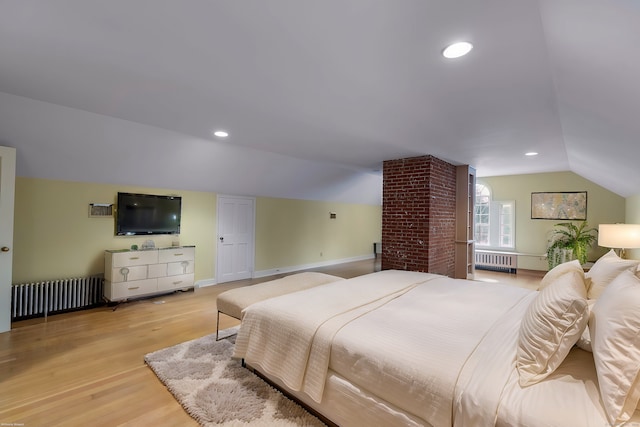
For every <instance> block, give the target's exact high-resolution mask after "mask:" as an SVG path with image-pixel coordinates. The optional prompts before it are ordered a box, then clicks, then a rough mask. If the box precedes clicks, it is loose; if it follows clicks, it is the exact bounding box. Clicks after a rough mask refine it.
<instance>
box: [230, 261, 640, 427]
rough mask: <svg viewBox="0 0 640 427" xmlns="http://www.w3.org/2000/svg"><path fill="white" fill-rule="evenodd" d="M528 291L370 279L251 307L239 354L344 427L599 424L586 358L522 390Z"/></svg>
mask: <svg viewBox="0 0 640 427" xmlns="http://www.w3.org/2000/svg"><path fill="white" fill-rule="evenodd" d="M536 294H537V293H536V292H534V291H530V290H527V289H521V288H516V287H512V286H506V285H499V284H488V283H481V282H472V281H465V280H455V279H450V278H446V277H443V276H438V275H432V274H427V273H414V272H405V271H393V270H392V271H383V272H379V273H373V274H370V275H366V276H360V277H357V278H354V279H349V280H345V281H341V282H337V283H333V284H329V285H324V286H322V287H321V288H313V289H310V290H308V291H302V292H297V293H295V294H291V295H286V296H282V297H277V298H274V299H271V300H267V301H264V302H262V303H257V304H254V305H252V306H250V307H249V308H247V310H246V312H245V314H244V320H243V323H242V327H241V329H240V332H239V334H238V338H237V341H236V351H235V356H236V357H244V358H245V360H246V361H247V362H248V363H249V364H250V365H252V366H253V367H255V368H257V369H259V370H260V371H262V372H263V373H264V374H266V375H267V376H269V377H270V378H272V379H274V381H275V382H276V383H278V384H280V385H281V386H282V385H284V386H286V387H287V388H288V389H289V390H290V391H293V393H294V394H296V396H298V397H299V398H300V399H301V400H303V401H305V402H307V404H309V405H310V406H312V407H315V408H316V409H318V410H321V411H322V413H323V414H324V415H326V416H327V417H328V418H329V419H334V420H338V421H339V422H340V423H342V425H344V426H345V427H347V426H351V425H354V426H359V425H373V424H376V423H386V424H385V425H428V426H434V427H449V426H455V427H492V426H493V427H496V426H497V427H512V426H519V427H542V426H544V427H566V426H569V425H570V426H574V425H579V426H581V427H605V426H607V425H608V423H607V421H606V417H605V415H604V411H603V410H602V404H601V400H600V397H599V391H598V387H597V376H596V373H595V369H594V365H593V356H592V355H591V354H590V353H586V352H584V351H582V350H579V349H573V350H572V351H571V353H570V354H569V356H568V357H567V359H566V360H565V361H564V362H563V364H562V365H561V366H560V367H559V368H558V369H557V370H556V371H555V372H554V373H553V374H552V375H550V376H549V377H548V378H546V379H545V380H543V381H541V382H540V383H538V384H535V385H533V386H530V387H524V388H523V387H520V385H519V384H518V374H517V370H516V369H515V359H516V346H517V341H518V333H519V329H520V323H521V319H522V317H523V314H524V313H525V311H526V309H527V307H528V306H529V304H530V303H531V301H533V299H534V298H535V296H536ZM325 385H326V387H327V390H326V396H324V395H323V391H324V387H325ZM343 400H344V401H343ZM309 402H310V403H309ZM346 412H348V413H346ZM360 412H362V414H361V415H359V413H360ZM383 419H384V420H385V421H384V422H383V421H382V420H383ZM372 420H375V422H372ZM363 423H364V424H363ZM627 426H628V427H632V426H633V427H635V426H640V412H638V411H636V413H635V415H634V417H633V418H632V419H631V421H630V422H629V423H627Z"/></svg>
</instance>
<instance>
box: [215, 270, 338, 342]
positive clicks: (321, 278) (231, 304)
mask: <svg viewBox="0 0 640 427" xmlns="http://www.w3.org/2000/svg"><path fill="white" fill-rule="evenodd" d="M338 280H345V279H343V278H342V277H338V276H332V275H330V274H325V273H317V272H305V273H296V274H292V275H290V276H286V277H283V278H281V279H275V280H270V281H268V282H263V283H258V284H256V285H250V286H244V287H241V288H236V289H231V290H228V291H225V292H222V293H221V294H220V295H218V298H217V299H216V306H217V308H218V318H217V319H216V340H218V339H219V338H218V331H219V326H220V313H222V314H226V315H227V316H231V317H233V318H236V319H240V320H241V319H242V310H244V309H245V308H247V307H248V306H250V305H251V304H255V303H256V302H260V301H264V300H266V299H269V298H274V297H277V296H280V295H285V294H289V293H291V292H297V291H302V290H304V289H309V288H313V287H315V286H320V285H326V284H327V283H332V282H336V281H338Z"/></svg>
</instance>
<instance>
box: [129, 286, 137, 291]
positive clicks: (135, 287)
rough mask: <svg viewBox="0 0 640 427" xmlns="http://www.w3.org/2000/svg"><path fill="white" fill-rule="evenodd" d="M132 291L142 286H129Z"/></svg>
mask: <svg viewBox="0 0 640 427" xmlns="http://www.w3.org/2000/svg"><path fill="white" fill-rule="evenodd" d="M128 289H129V290H130V291H133V290H136V289H140V286H134V287H133V288H128Z"/></svg>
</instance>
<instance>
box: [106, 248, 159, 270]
mask: <svg viewBox="0 0 640 427" xmlns="http://www.w3.org/2000/svg"><path fill="white" fill-rule="evenodd" d="M111 256H112V261H111V263H112V267H130V266H132V265H146V264H155V263H157V262H158V251H128V252H116V253H113V254H112V255H111Z"/></svg>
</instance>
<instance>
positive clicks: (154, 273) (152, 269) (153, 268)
mask: <svg viewBox="0 0 640 427" xmlns="http://www.w3.org/2000/svg"><path fill="white" fill-rule="evenodd" d="M166 275H167V264H166V263H165V264H151V265H150V266H149V276H148V277H149V279H151V278H152V277H164V276H166Z"/></svg>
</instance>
